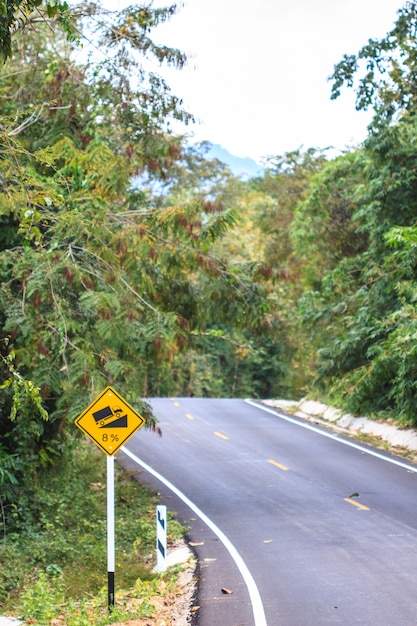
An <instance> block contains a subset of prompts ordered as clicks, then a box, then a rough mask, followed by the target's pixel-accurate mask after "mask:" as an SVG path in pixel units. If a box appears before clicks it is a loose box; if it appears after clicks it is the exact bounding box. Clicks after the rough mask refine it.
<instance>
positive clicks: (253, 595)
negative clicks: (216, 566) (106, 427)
mask: <svg viewBox="0 0 417 626" xmlns="http://www.w3.org/2000/svg"><path fill="white" fill-rule="evenodd" d="M120 450H121V452H124V453H125V454H126V455H127V456H128V457H129V458H130V459H132V461H134V462H135V463H137V464H138V465H140V466H141V467H143V469H144V470H146V471H147V472H149V473H150V474H152V476H155V478H157V479H158V480H160V481H161V482H162V483H163V484H164V485H165V486H166V487H168V489H170V490H171V491H172V492H173V493H175V495H176V496H178V497H179V498H180V499H181V500H182V501H183V502H185V504H186V505H187V506H189V507H190V509H191V510H192V511H193V512H194V513H195V514H196V515H198V517H199V518H200V519H201V520H202V521H203V522H204V523H205V524H206V525H207V526H208V527H209V528H210V530H211V531H212V532H213V533H214V534H215V535H216V536H217V537H218V538H219V539H220V541H221V542H222V544H223V545H224V547H225V548H226V550H227V551H228V552H229V554H230V556H231V557H232V559H233V560H234V562H235V563H236V566H237V568H238V570H239V572H240V573H241V575H242V578H243V580H244V581H245V584H246V587H247V589H248V592H249V597H250V600H251V603H252V611H253V617H254V620H255V626H267V623H266V618H265V611H264V607H263V604H262V600H261V596H260V593H259V590H258V587H257V586H256V583H255V581H254V579H253V576H252V574H251V573H250V571H249V569H248V567H247V565H246V563H245V562H244V560H243V559H242V557H241V556H240V554H239V552H238V551H237V550H236V548H235V547H234V545H233V544H232V543H231V541H230V540H229V539H228V538H227V537H226V535H225V534H224V533H223V531H221V530H220V528H219V527H218V526H216V524H215V523H214V522H212V521H211V519H210V518H209V517H207V515H205V513H203V511H202V510H201V509H199V508H198V506H197V505H195V504H194V502H191V500H189V499H188V498H187V496H186V495H184V494H183V493H182V492H181V491H180V490H179V489H177V487H175V485H173V484H172V483H171V482H170V481H169V480H167V479H166V478H164V476H162V475H161V474H159V473H158V472H157V471H156V470H154V469H153V468H152V467H150V466H149V465H147V463H145V462H144V461H142V460H141V459H139V458H138V457H137V456H136V455H134V454H133V452H130V450H128V449H127V448H126V446H123V447H122V448H120Z"/></svg>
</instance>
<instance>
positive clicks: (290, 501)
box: [119, 398, 417, 626]
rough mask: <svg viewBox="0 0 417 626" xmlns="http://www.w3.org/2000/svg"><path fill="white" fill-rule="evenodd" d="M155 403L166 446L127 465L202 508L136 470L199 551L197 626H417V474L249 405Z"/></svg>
mask: <svg viewBox="0 0 417 626" xmlns="http://www.w3.org/2000/svg"><path fill="white" fill-rule="evenodd" d="M151 404H152V406H153V408H154V411H155V414H156V416H157V417H158V419H159V420H160V426H161V428H162V431H163V436H162V438H159V437H157V436H156V435H155V434H153V433H151V432H149V431H146V432H145V431H144V429H142V430H141V431H139V432H138V433H137V434H136V435H135V436H134V437H133V438H132V439H131V440H130V441H129V443H128V445H127V446H126V448H127V449H128V451H129V452H130V454H131V457H129V458H128V457H126V456H125V455H124V454H123V453H122V454H120V456H119V458H120V460H121V461H122V463H124V464H125V465H126V466H129V467H130V469H133V468H134V466H135V467H136V468H137V467H138V466H137V464H136V465H135V463H134V458H137V459H140V460H141V461H142V462H144V463H145V464H146V466H148V467H149V468H152V471H153V472H157V473H158V474H159V475H161V476H162V477H165V478H166V479H168V480H169V481H170V483H172V484H173V485H175V486H176V488H177V489H178V490H180V491H181V493H182V494H185V496H186V497H187V498H188V499H189V501H190V502H191V504H192V505H193V506H194V509H192V508H190V506H189V504H190V503H188V504H185V503H184V502H183V501H182V500H181V498H180V497H178V494H175V493H172V491H171V490H170V489H169V488H168V486H167V485H166V484H163V483H161V482H160V481H159V480H158V479H157V478H155V476H154V475H152V474H151V473H150V472H148V471H145V470H143V468H140V469H139V470H137V471H139V472H140V479H141V480H143V481H144V482H148V484H150V485H151V486H154V487H156V488H157V489H158V490H159V492H160V494H161V496H160V497H161V502H162V503H165V504H167V505H168V507H169V508H171V510H176V511H177V512H178V519H179V521H181V522H184V523H185V524H186V525H187V526H188V527H189V529H190V531H189V536H190V540H191V542H192V543H197V544H200V545H198V546H196V547H195V549H196V551H197V554H198V558H199V563H200V567H201V570H200V595H199V604H200V609H199V610H198V625H199V626H214V625H215V626H241V625H245V626H246V625H247V626H264V625H265V624H268V626H321V625H324V624H332V625H336V624H343V625H345V626H353V625H354V624H362V625H367V626H375V625H378V626H384V625H386V626H415V624H417V474H416V472H417V467H415V468H414V467H413V466H411V465H410V467H407V463H406V462H405V461H403V462H404V464H405V466H399V465H395V464H392V463H390V462H387V461H385V460H383V459H381V458H379V457H378V456H372V455H370V454H368V453H367V448H366V447H365V446H364V447H359V448H356V447H351V445H345V444H344V443H343V441H347V443H349V440H343V438H341V437H337V436H336V437H335V436H332V437H329V436H324V434H326V431H324V430H323V431H322V433H323V434H321V432H320V429H319V428H317V429H315V430H312V429H311V427H310V428H304V427H302V426H300V425H298V424H297V423H293V422H294V421H295V422H297V421H298V422H299V423H300V424H302V423H303V422H302V420H293V421H291V422H289V421H287V420H285V419H282V417H280V416H279V414H278V413H275V412H274V411H271V410H269V411H265V410H262V409H261V408H259V407H257V406H253V405H251V404H248V403H247V402H245V401H244V400H223V399H215V400H209V399H203V400H202V399H195V398H179V399H155V400H152V401H151ZM385 456H386V457H387V458H391V459H394V457H390V456H389V455H388V454H387V455H385ZM395 458H397V457H395ZM394 460H395V459H394ZM200 512H201V513H202V514H204V515H205V516H207V518H208V520H209V522H210V523H211V524H212V527H209V526H208V525H207V523H206V522H205V521H202V520H201V517H200V515H199V514H200ZM228 542H229V543H228ZM245 568H246V569H245ZM222 588H223V589H228V590H230V591H232V592H233V593H232V594H226V593H224V592H222ZM259 603H260V604H259ZM254 604H255V606H254Z"/></svg>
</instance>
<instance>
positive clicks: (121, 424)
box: [75, 387, 145, 456]
mask: <svg viewBox="0 0 417 626" xmlns="http://www.w3.org/2000/svg"><path fill="white" fill-rule="evenodd" d="M144 423H145V420H144V418H143V417H142V416H141V415H139V413H138V412H137V411H135V409H133V408H132V407H131V406H130V404H128V403H127V402H126V400H124V399H123V398H122V396H119V394H118V393H117V392H116V391H115V390H114V389H112V387H107V389H105V390H104V391H103V392H102V393H101V394H100V395H99V396H98V397H97V398H96V399H95V400H94V402H92V403H91V404H90V406H89V407H88V408H87V409H86V410H85V411H84V413H82V414H81V415H79V416H78V417H77V419H76V420H75V425H76V426H78V428H79V429H80V430H82V431H83V432H84V433H85V434H86V435H87V437H89V439H91V441H93V442H94V443H95V444H96V445H97V446H98V447H99V448H100V449H101V450H103V452H105V453H106V454H107V455H109V456H113V455H114V454H116V452H117V451H118V450H119V448H121V447H122V446H123V445H124V444H125V443H126V442H127V441H128V440H129V439H130V438H131V436H132V435H133V434H134V433H135V432H136V431H137V430H139V428H141V427H142V426H143V425H144Z"/></svg>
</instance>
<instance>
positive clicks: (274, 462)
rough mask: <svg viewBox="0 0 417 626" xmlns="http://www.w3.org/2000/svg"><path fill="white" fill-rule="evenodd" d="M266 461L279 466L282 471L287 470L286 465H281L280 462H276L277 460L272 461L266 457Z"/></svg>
mask: <svg viewBox="0 0 417 626" xmlns="http://www.w3.org/2000/svg"><path fill="white" fill-rule="evenodd" d="M268 463H271V465H275V467H279V469H282V470H284V472H287V471H288V469H289V468H288V467H287V466H286V465H282V463H278V461H274V460H272V459H268Z"/></svg>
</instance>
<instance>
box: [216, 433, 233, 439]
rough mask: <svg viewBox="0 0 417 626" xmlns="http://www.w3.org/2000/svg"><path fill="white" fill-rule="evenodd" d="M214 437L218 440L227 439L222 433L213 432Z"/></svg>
mask: <svg viewBox="0 0 417 626" xmlns="http://www.w3.org/2000/svg"><path fill="white" fill-rule="evenodd" d="M213 434H214V435H216V437H220V439H229V437H228V436H227V435H223V433H219V432H215V433H213Z"/></svg>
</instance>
